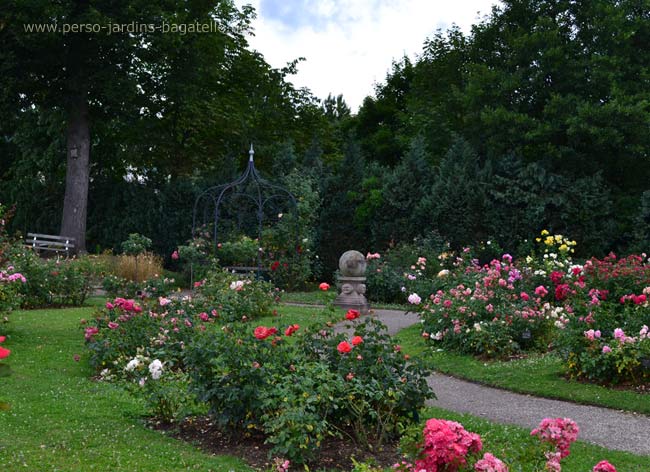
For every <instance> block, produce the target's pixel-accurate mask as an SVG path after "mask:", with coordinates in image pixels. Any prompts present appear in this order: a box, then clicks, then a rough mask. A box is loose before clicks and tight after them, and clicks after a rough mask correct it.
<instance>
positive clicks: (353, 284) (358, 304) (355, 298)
mask: <svg viewBox="0 0 650 472" xmlns="http://www.w3.org/2000/svg"><path fill="white" fill-rule="evenodd" d="M339 271H340V275H339V278H338V282H339V290H340V293H339V295H338V296H337V297H336V300H334V305H335V306H338V307H340V308H343V309H345V310H350V309H352V310H358V311H359V312H360V313H361V314H362V315H366V314H368V311H369V310H370V305H369V303H368V300H367V299H366V277H365V273H366V258H365V257H364V256H363V254H361V253H360V252H358V251H346V252H344V253H343V255H342V256H341V258H340V259H339Z"/></svg>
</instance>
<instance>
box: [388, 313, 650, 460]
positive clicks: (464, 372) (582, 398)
mask: <svg viewBox="0 0 650 472" xmlns="http://www.w3.org/2000/svg"><path fill="white" fill-rule="evenodd" d="M421 332H422V328H421V326H420V325H419V324H418V325H414V326H410V327H408V328H406V329H404V330H402V331H400V332H399V333H398V334H397V336H396V339H397V340H398V342H399V343H400V344H401V345H402V348H403V349H404V352H408V353H409V354H410V355H412V356H415V355H417V356H420V357H421V358H423V359H426V360H427V362H431V365H432V367H433V368H434V369H436V370H437V371H439V372H442V373H445V374H449V375H453V376H454V377H459V378H463V379H467V380H471V381H474V382H479V383H481V384H485V385H490V386H493V387H498V388H504V389H507V390H511V391H513V392H520V393H528V394H532V395H536V396H539V397H546V398H555V399H560V400H567V401H572V402H575V403H582V404H585V405H596V406H603V407H607V408H614V409H617V410H626V411H635V412H638V413H644V414H650V394H639V393H635V392H633V391H631V390H616V389H612V388H606V387H602V386H599V385H594V384H589V383H581V382H575V381H569V380H566V379H565V378H564V377H563V376H562V374H563V370H562V362H561V360H560V359H559V358H558V357H557V356H554V355H539V354H531V355H530V356H529V357H528V358H526V359H520V360H513V361H510V362H500V361H490V362H483V361H480V360H477V359H476V358H474V357H472V356H468V355H462V354H456V353H451V352H442V351H436V350H434V349H431V348H430V347H427V346H426V345H425V341H424V340H423V338H422V336H421ZM648 470H650V467H649V468H648Z"/></svg>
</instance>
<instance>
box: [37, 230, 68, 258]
mask: <svg viewBox="0 0 650 472" xmlns="http://www.w3.org/2000/svg"><path fill="white" fill-rule="evenodd" d="M25 246H27V247H30V248H32V249H33V250H34V251H36V252H37V253H39V254H40V252H41V251H50V252H54V253H57V254H65V255H66V256H69V255H70V254H74V250H75V239H74V238H71V237H68V236H54V235H51V234H40V233H27V237H26V238H25Z"/></svg>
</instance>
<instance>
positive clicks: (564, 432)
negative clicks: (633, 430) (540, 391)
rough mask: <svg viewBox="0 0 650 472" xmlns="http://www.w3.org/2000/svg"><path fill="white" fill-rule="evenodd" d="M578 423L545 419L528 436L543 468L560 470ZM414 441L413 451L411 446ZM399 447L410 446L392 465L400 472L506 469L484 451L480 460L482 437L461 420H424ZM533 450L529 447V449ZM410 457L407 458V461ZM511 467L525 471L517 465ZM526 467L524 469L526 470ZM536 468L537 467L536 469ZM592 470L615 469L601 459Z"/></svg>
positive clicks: (500, 471)
mask: <svg viewBox="0 0 650 472" xmlns="http://www.w3.org/2000/svg"><path fill="white" fill-rule="evenodd" d="M578 430H579V428H578V425H577V424H576V423H575V422H574V421H573V420H571V419H570V418H544V419H543V420H542V422H541V423H540V424H539V426H538V427H537V428H535V429H534V430H533V431H532V432H531V436H537V437H538V438H539V439H540V449H539V450H538V453H539V454H540V455H542V454H543V455H544V457H545V460H546V465H545V470H547V471H550V472H560V471H561V470H562V467H561V464H560V462H561V460H562V459H563V458H565V457H567V456H568V455H569V454H570V451H569V446H570V445H571V444H572V443H573V442H574V441H575V440H576V439H577V437H578ZM413 443H416V448H415V450H413V449H412V446H413ZM402 449H403V450H404V449H411V450H412V451H413V452H411V453H410V454H407V457H406V459H407V460H403V461H402V462H400V463H397V464H395V465H394V466H393V469H394V470H397V471H402V472H460V471H475V472H508V470H509V469H508V465H507V464H506V462H504V461H502V460H501V459H498V458H497V457H495V456H494V455H493V454H491V453H489V452H486V453H485V454H484V455H483V457H482V458H480V459H479V455H478V453H479V452H480V451H481V450H482V449H483V444H482V440H481V437H480V436H479V435H478V434H475V433H471V432H468V431H466V430H465V428H463V426H462V425H461V424H460V423H457V422H455V421H448V420H443V419H435V418H432V419H430V420H427V422H426V424H425V426H424V430H423V431H422V439H421V440H420V439H419V438H413V437H411V436H409V434H407V435H406V436H405V439H404V440H403V441H402ZM532 451H534V449H531V450H530V452H532ZM409 459H410V460H409ZM512 467H513V470H524V469H522V466H521V465H519V464H513V465H512ZM526 470H527V469H526ZM535 470H538V469H537V468H535ZM592 472H616V468H614V466H613V465H611V464H610V463H609V462H607V461H605V460H603V461H601V462H599V463H598V464H596V465H595V466H594V468H593V469H592Z"/></svg>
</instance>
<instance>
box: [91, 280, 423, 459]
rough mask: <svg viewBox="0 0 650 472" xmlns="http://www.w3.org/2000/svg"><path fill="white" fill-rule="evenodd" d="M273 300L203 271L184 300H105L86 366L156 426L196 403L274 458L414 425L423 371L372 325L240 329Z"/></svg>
mask: <svg viewBox="0 0 650 472" xmlns="http://www.w3.org/2000/svg"><path fill="white" fill-rule="evenodd" d="M273 300H274V297H273V292H271V293H269V292H268V284H266V283H265V282H259V281H252V280H246V279H245V280H234V279H233V278H232V275H230V274H228V273H213V274H210V275H209V276H208V277H207V278H206V280H205V281H202V282H201V286H200V288H199V290H198V293H197V294H196V296H195V297H184V298H176V297H170V298H167V297H164V296H161V297H158V298H153V299H148V300H147V299H145V300H143V301H134V300H128V299H124V298H116V299H115V300H113V301H112V302H108V303H107V304H106V307H105V309H102V310H100V311H99V312H98V313H97V314H96V316H95V317H94V318H93V319H92V320H84V321H83V322H82V328H83V330H84V336H85V339H86V341H87V345H88V348H89V349H90V351H91V359H90V360H91V365H92V366H93V367H94V368H95V369H96V371H97V372H98V373H99V375H100V378H101V379H102V380H105V381H118V382H121V383H122V384H123V385H126V386H127V387H128V388H129V389H130V390H131V391H132V392H134V393H135V394H136V395H138V396H142V397H143V398H144V399H145V400H146V402H147V404H148V405H149V408H150V411H151V413H152V414H153V415H156V416H157V417H158V418H160V419H164V420H175V419H179V418H182V417H183V416H184V415H185V414H186V413H187V412H188V411H189V410H191V409H192V405H195V404H198V405H206V406H207V407H208V408H209V414H210V415H211V416H212V418H213V420H214V421H215V422H216V423H217V424H218V425H219V426H220V427H221V428H223V430H224V432H225V433H228V434H250V433H251V432H253V431H254V432H258V433H263V434H265V436H266V440H267V442H269V443H271V444H272V445H273V449H272V453H273V454H275V455H279V456H282V457H286V458H289V459H291V460H292V461H297V462H304V461H306V460H309V459H311V458H313V457H314V456H315V455H317V454H318V449H319V447H320V445H321V442H322V441H323V440H324V439H325V438H327V437H328V436H333V435H335V436H341V435H349V436H351V437H352V438H353V439H354V440H355V441H357V442H358V443H360V444H362V445H365V446H369V445H370V444H375V445H380V444H381V443H382V441H385V440H387V439H390V438H395V437H397V435H398V434H399V428H400V427H401V425H403V424H406V423H408V422H409V421H413V420H417V417H418V410H419V409H420V408H422V407H423V405H424V402H425V400H426V399H427V398H431V397H432V393H431V390H430V388H429V386H428V385H427V382H426V376H427V375H428V372H427V371H426V370H425V369H423V368H422V367H421V366H420V364H419V362H413V361H410V360H409V357H408V355H404V354H403V353H402V352H401V348H400V346H397V345H394V344H393V343H392V342H391V339H390V337H389V336H388V335H387V334H386V332H385V327H384V326H383V325H382V324H381V323H379V322H378V321H376V320H373V319H372V318H368V319H366V320H365V321H364V322H362V323H358V324H356V325H355V327H354V333H353V336H351V337H348V336H347V335H346V334H341V333H339V334H336V333H335V331H334V329H333V328H332V326H333V325H332V324H331V323H329V324H328V325H327V326H318V325H314V326H311V327H300V326H299V325H297V324H292V325H290V326H287V327H281V329H280V330H279V329H278V328H277V327H267V326H261V325H255V324H254V323H251V321H254V319H255V318H256V317H258V316H261V315H268V311H269V309H270V303H272V302H273ZM358 316H359V313H358V312H356V311H354V310H351V311H349V312H348V313H347V314H346V318H347V319H349V320H353V319H355V318H357V317H358ZM254 326H256V327H254Z"/></svg>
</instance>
